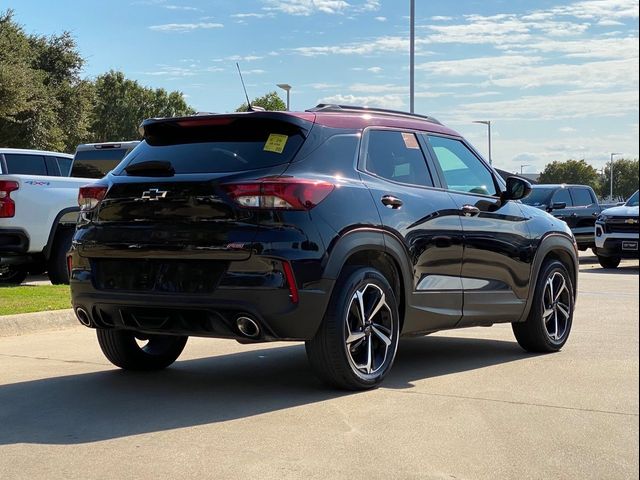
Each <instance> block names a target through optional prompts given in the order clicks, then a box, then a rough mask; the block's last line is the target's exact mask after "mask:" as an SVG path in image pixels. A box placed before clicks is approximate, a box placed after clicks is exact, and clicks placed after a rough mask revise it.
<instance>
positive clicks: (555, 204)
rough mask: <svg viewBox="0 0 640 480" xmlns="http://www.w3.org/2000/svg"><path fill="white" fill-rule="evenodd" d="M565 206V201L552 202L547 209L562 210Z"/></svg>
mask: <svg viewBox="0 0 640 480" xmlns="http://www.w3.org/2000/svg"><path fill="white" fill-rule="evenodd" d="M565 208H567V202H553V203H552V204H551V206H550V207H549V210H550V211H551V210H564V209H565Z"/></svg>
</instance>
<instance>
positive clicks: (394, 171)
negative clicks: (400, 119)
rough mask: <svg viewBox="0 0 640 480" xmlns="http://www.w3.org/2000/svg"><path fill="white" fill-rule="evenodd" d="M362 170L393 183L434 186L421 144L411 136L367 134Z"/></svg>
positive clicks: (375, 131) (386, 132) (385, 131)
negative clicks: (363, 167)
mask: <svg viewBox="0 0 640 480" xmlns="http://www.w3.org/2000/svg"><path fill="white" fill-rule="evenodd" d="M365 168H366V170H367V171H368V172H371V173H373V174H375V175H378V176H379V177H382V178H386V179H389V180H393V181H395V182H401V183H408V184H411V185H420V186H425V187H430V186H433V181H432V180H431V175H430V174H429V170H428V169H427V163H426V161H425V158H424V155H423V154H422V150H421V149H420V144H419V143H418V139H417V137H416V136H415V134H413V133H408V132H395V131H390V130H372V131H370V132H369V143H368V145H367V158H366V160H365Z"/></svg>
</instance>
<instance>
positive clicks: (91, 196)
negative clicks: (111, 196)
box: [78, 184, 107, 211]
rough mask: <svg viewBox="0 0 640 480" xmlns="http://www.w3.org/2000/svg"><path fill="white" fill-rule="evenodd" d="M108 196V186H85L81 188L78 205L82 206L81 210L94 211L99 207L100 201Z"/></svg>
mask: <svg viewBox="0 0 640 480" xmlns="http://www.w3.org/2000/svg"><path fill="white" fill-rule="evenodd" d="M106 194H107V186H106V185H95V184H94V185H85V186H84V187H80V191H79V192H78V205H80V210H82V211H87V210H93V209H94V208H96V207H97V206H98V204H99V203H100V201H101V200H102V199H103V198H104V197H105V195H106Z"/></svg>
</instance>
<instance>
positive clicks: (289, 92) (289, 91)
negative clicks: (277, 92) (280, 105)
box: [287, 89, 291, 112]
mask: <svg viewBox="0 0 640 480" xmlns="http://www.w3.org/2000/svg"><path fill="white" fill-rule="evenodd" d="M290 94H291V89H288V90H287V112H288V111H289V110H291V109H290V108H289V95H290Z"/></svg>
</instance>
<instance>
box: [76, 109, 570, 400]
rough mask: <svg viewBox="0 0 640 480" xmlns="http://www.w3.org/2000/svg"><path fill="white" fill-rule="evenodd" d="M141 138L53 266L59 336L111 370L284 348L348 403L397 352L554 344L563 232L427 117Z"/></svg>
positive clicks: (371, 113) (348, 112) (230, 125)
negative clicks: (478, 329)
mask: <svg viewBox="0 0 640 480" xmlns="http://www.w3.org/2000/svg"><path fill="white" fill-rule="evenodd" d="M142 128H143V129H144V141H143V142H141V143H140V144H139V145H138V146H137V147H136V148H135V149H134V150H133V151H132V152H131V153H130V154H129V155H128V156H127V157H126V158H125V159H124V160H123V161H122V163H120V165H118V167H117V168H116V169H115V170H113V171H112V172H111V173H109V174H108V175H107V176H106V177H105V178H104V179H103V180H101V181H100V182H99V183H97V184H93V185H90V186H87V187H83V188H82V189H81V191H80V194H79V203H80V206H81V208H82V212H81V216H80V220H79V223H78V228H77V231H76V234H75V237H74V240H73V246H72V249H71V254H70V255H71V257H70V265H69V266H70V270H71V291H72V299H73V308H74V310H75V312H76V314H77V316H78V319H79V320H80V322H81V323H82V324H84V325H86V326H88V327H93V328H95V329H97V335H98V341H99V343H100V346H101V348H102V351H103V352H104V354H105V355H106V356H107V358H108V359H109V360H110V361H111V362H112V363H114V364H115V365H117V366H119V367H121V368H125V369H135V370H153V369H160V368H164V367H166V366H168V365H170V364H171V363H173V362H174V361H175V360H176V359H177V357H178V356H179V355H180V353H181V351H182V349H183V348H184V346H185V343H186V341H187V337H188V336H190V335H194V336H204V337H224V338H231V339H236V340H238V341H240V342H261V341H273V340H303V341H305V342H306V349H307V353H308V357H309V360H310V363H311V365H312V367H313V369H314V370H315V372H316V373H317V374H318V375H319V376H320V377H321V378H322V379H324V380H325V381H326V382H327V383H329V384H331V385H334V386H337V387H341V388H347V389H363V388H369V387H372V386H375V385H376V384H378V383H379V382H380V381H381V380H382V379H383V378H384V376H385V375H386V374H387V373H388V372H389V370H390V368H391V366H392V364H393V361H394V358H395V355H396V352H397V348H398V338H399V337H400V336H401V335H409V336H411V335H424V334H428V333H431V332H435V331H438V330H443V329H451V328H460V327H470V326H476V325H484V326H486V325H491V324H493V323H503V322H511V323H512V324H513V331H514V333H515V336H516V339H517V340H518V343H520V345H521V346H522V347H524V348H525V349H526V350H528V351H533V352H552V351H557V350H559V349H560V348H561V347H562V346H563V345H564V343H565V342H566V340H567V337H568V336H569V332H570V329H571V323H572V316H573V310H574V303H575V299H576V297H575V296H576V280H577V271H578V267H577V251H576V243H575V239H574V237H573V236H572V234H571V231H570V230H569V228H568V227H567V225H566V224H565V223H564V222H562V221H559V220H558V219H556V218H554V217H552V216H551V215H549V214H547V213H546V212H544V211H541V210H539V209H537V208H532V207H528V206H526V205H523V204H522V203H521V202H520V201H518V200H519V199H521V198H523V197H524V196H526V195H527V194H528V193H529V191H530V186H529V184H528V183H527V182H526V181H524V180H521V179H517V178H509V179H507V181H506V182H504V181H503V180H502V179H501V178H500V177H499V176H498V175H496V174H495V173H494V172H493V170H492V169H491V167H490V166H489V165H487V163H486V162H485V161H484V160H483V159H482V158H481V157H480V155H478V153H477V152H476V151H475V150H474V149H473V148H472V147H471V146H470V145H469V144H468V143H467V142H466V141H465V140H464V139H463V138H462V137H461V136H460V135H459V134H457V133H456V132H454V131H452V130H450V129H449V128H447V127H444V126H443V125H442V124H440V123H439V122H438V121H436V120H435V119H433V118H430V117H422V116H418V115H409V114H405V113H401V112H392V111H384V110H374V109H363V108H359V107H347V106H337V105H319V106H318V107H316V108H313V109H311V110H308V111H306V112H248V113H233V114H221V115H210V116H193V117H183V118H167V119H153V120H147V121H145V122H144V123H143V125H142Z"/></svg>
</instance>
